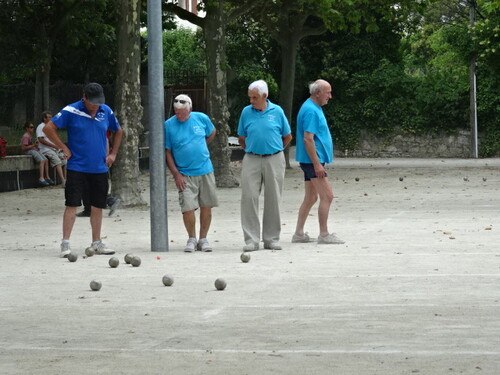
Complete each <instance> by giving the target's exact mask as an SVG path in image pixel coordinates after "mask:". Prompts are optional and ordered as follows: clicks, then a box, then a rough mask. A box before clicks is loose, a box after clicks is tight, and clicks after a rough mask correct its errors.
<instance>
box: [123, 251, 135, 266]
mask: <svg viewBox="0 0 500 375" xmlns="http://www.w3.org/2000/svg"><path fill="white" fill-rule="evenodd" d="M133 256H134V254H132V253H128V254H127V255H125V259H124V260H125V263H127V264H130V261H131V260H132V257H133Z"/></svg>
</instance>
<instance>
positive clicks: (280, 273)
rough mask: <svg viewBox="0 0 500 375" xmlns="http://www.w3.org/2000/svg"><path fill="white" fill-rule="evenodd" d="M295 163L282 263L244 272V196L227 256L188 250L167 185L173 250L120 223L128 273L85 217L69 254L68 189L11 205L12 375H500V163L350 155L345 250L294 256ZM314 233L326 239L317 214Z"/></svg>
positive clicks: (224, 241)
mask: <svg viewBox="0 0 500 375" xmlns="http://www.w3.org/2000/svg"><path fill="white" fill-rule="evenodd" d="M292 167H293V169H292V170H288V171H287V178H286V183H285V192H284V201H283V208H282V224H283V230H282V241H281V244H282V245H283V248H284V250H282V251H268V250H261V251H258V252H254V253H251V260H250V262H248V263H242V262H241V261H240V259H239V256H240V254H241V247H242V246H243V236H242V233H241V227H240V212H239V194H240V189H220V191H219V199H220V207H218V208H216V209H214V211H213V213H214V218H213V224H212V228H211V231H210V236H209V240H211V243H212V245H213V247H214V252H213V253H200V252H195V253H192V254H186V253H184V252H183V251H182V249H183V247H184V244H185V241H186V235H185V232H184V228H183V225H182V221H181V216H180V213H179V209H178V204H177V194H176V193H175V191H174V188H173V185H172V184H171V182H170V181H169V191H168V201H169V202H168V205H169V208H168V210H169V239H170V251H169V252H162V253H152V252H150V251H149V228H150V222H149V211H148V210H147V209H142V210H141V209H119V211H117V214H115V216H113V217H111V218H108V217H106V218H105V219H104V224H103V235H104V236H105V239H104V241H105V242H106V243H107V244H108V245H109V246H110V247H112V248H114V249H116V250H117V254H116V255H115V256H117V257H118V258H119V259H120V265H119V266H118V267H117V268H110V267H109V265H108V260H109V258H110V257H109V256H94V257H90V258H86V259H84V258H83V255H84V249H85V247H86V246H88V245H89V237H90V227H89V223H88V220H87V219H77V222H76V225H75V229H74V233H73V236H72V248H73V250H74V251H76V252H77V253H78V255H79V259H78V260H77V262H75V263H70V262H68V261H67V260H65V259H59V258H58V251H59V250H58V247H59V242H60V237H59V236H60V227H61V216H62V210H63V207H62V205H63V191H62V189H58V188H46V189H36V190H23V191H19V192H9V193H2V194H0V214H1V216H2V218H3V219H2V221H1V223H0V234H1V236H2V241H1V242H0V252H1V254H2V260H3V262H2V267H1V268H0V293H1V294H0V295H1V296H2V298H1V301H0V311H1V316H2V335H0V372H1V373H5V374H27V373H33V374H62V373H74V374H95V373H103V374H137V373H144V374H146V373H148V374H149V373H151V374H156V373H165V372H170V373H174V374H268V373H272V374H415V373H421V374H498V373H500V345H499V343H500V341H499V339H498V337H499V336H500V301H499V299H500V296H499V292H498V291H499V286H500V252H499V248H500V246H499V245H498V244H499V243H500V234H499V228H500V210H499V209H500V194H499V189H500V160H498V159H483V160H455V159H450V160H448V159H444V160H441V159H433V160H427V159H426V160H422V159H411V160H409V159H337V160H336V162H335V163H334V164H333V167H331V168H329V174H330V178H331V180H332V183H333V186H334V191H335V195H336V199H335V201H334V205H333V207H332V210H331V216H330V226H331V228H332V229H333V231H334V232H336V233H337V235H338V236H339V237H340V238H342V239H344V240H346V244H345V245H317V244H316V243H315V242H312V243H309V244H292V243H290V239H291V236H292V234H293V231H294V228H295V220H296V212H297V209H298V206H299V204H300V202H301V199H302V194H303V190H302V189H303V187H302V184H303V181H302V174H301V172H300V170H299V169H298V167H297V165H296V164H295V163H292ZM234 170H235V172H236V173H238V172H239V164H238V163H235V164H234ZM401 179H402V181H400V180H401ZM141 182H142V183H143V185H144V197H145V199H147V200H149V191H148V186H147V182H148V181H147V176H143V178H142V180H141ZM307 230H308V232H309V233H310V234H311V235H312V236H313V237H316V236H317V217H316V212H313V211H312V212H311V218H310V219H309V221H308V223H307ZM126 253H134V254H136V255H139V256H140V257H141V259H142V264H141V266H140V267H132V266H130V265H127V264H125V263H124V262H123V257H124V256H125V254H126ZM157 256H159V257H160V259H157ZM166 273H168V274H171V275H172V276H173V277H174V284H173V286H171V287H165V286H163V284H162V281H161V280H162V276H163V275H164V274H166ZM218 277H222V278H224V279H225V280H226V281H227V288H226V289H225V290H224V291H217V290H216V289H215V287H214V281H215V279H216V278H218ZM92 279H98V280H100V281H101V282H102V284H103V286H102V289H101V290H100V291H98V292H93V291H91V290H90V288H89V283H90V281H91V280H92Z"/></svg>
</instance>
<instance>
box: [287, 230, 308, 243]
mask: <svg viewBox="0 0 500 375" xmlns="http://www.w3.org/2000/svg"><path fill="white" fill-rule="evenodd" d="M307 242H311V238H310V237H309V234H308V233H307V232H306V233H304V234H303V235H302V236H299V235H298V234H294V235H293V237H292V243H307Z"/></svg>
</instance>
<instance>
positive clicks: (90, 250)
mask: <svg viewBox="0 0 500 375" xmlns="http://www.w3.org/2000/svg"><path fill="white" fill-rule="evenodd" d="M94 254H95V250H94V249H93V248H92V247H90V246H89V247H87V248H86V249H85V255H86V256H88V257H91V256H93V255H94Z"/></svg>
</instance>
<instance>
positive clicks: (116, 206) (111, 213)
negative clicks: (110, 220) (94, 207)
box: [108, 198, 121, 216]
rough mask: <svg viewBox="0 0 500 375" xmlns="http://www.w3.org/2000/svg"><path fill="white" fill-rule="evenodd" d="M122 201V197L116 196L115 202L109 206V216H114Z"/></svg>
mask: <svg viewBox="0 0 500 375" xmlns="http://www.w3.org/2000/svg"><path fill="white" fill-rule="evenodd" d="M120 202H121V201H120V198H116V199H115V201H114V202H113V204H112V205H111V206H110V207H109V213H108V216H113V214H114V213H115V211H116V209H117V208H118V206H119V205H120Z"/></svg>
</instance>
